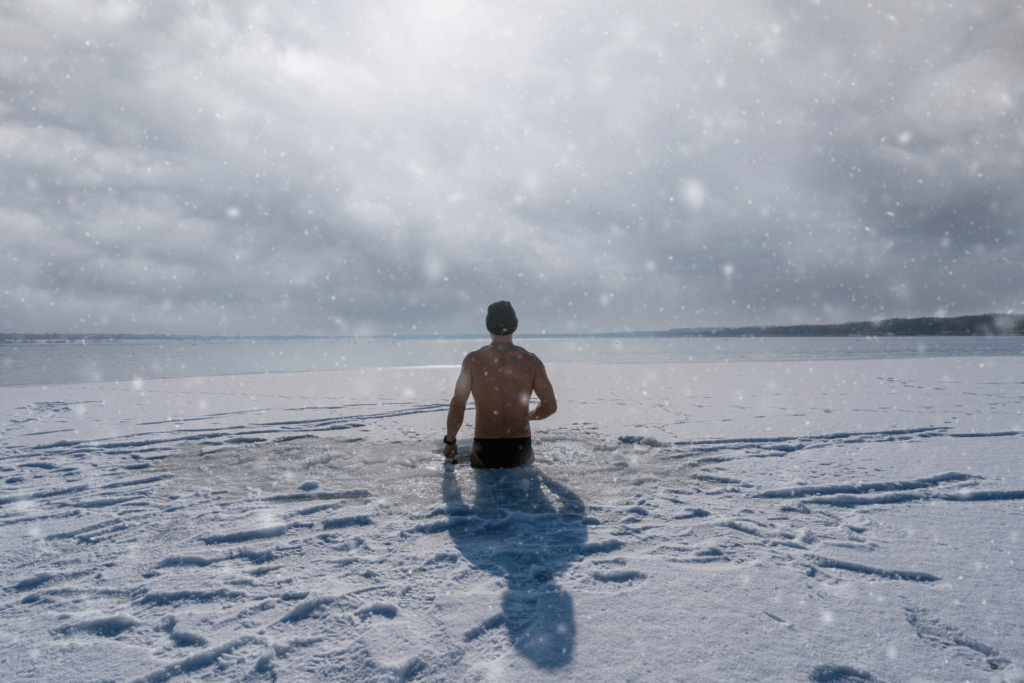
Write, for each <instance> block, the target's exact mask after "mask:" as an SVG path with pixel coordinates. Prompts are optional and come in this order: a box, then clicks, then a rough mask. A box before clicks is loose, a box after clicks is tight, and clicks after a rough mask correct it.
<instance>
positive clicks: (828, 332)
mask: <svg viewBox="0 0 1024 683" xmlns="http://www.w3.org/2000/svg"><path fill="white" fill-rule="evenodd" d="M1004 334H1020V335H1024V315H1009V314H1000V313H987V314H985V315H962V316H960V317H958V318H890V319H888V320H879V321H872V322H859V323H838V324H835V325H775V326H757V327H722V328H712V327H691V328H685V329H674V330H665V331H656V332H601V333H590V334H587V333H578V334H521V335H519V336H520V338H534V339H538V338H545V337H554V338H572V339H586V338H636V337H848V336H868V337H878V336H883V335H885V336H889V335H891V336H899V337H913V336H925V337H938V336H980V335H1004ZM352 338H353V337H317V336H311V335H289V336H273V335H264V336H237V337H226V336H210V337H207V336H201V335H192V334H189V335H185V334H59V333H55V332H48V333H46V334H18V333H8V332H0V343H17V342H21V343H55V344H69V343H74V342H105V341H106V342H109V341H133V340H144V341H168V342H198V341H230V340H241V339H249V340H265V341H288V340H294V341H302V340H310V339H352ZM372 338H374V339H397V340H402V339H477V338H480V339H483V338H485V335H480V334H461V335H382V336H379V337H372Z"/></svg>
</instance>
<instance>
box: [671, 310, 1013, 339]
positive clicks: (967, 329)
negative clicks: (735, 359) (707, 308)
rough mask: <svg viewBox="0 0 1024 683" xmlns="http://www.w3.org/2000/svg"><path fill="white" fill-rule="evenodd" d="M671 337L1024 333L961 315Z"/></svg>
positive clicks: (1008, 323)
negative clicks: (956, 316)
mask: <svg viewBox="0 0 1024 683" xmlns="http://www.w3.org/2000/svg"><path fill="white" fill-rule="evenodd" d="M664 334H665V335H666V336H671V337H846V336H875V337H877V336H883V335H886V336H888V335H892V336H899V337H914V336H927V337H939V336H976V335H996V334H1024V315H1004V314H998V313H988V314H985V315H962V316H960V317H958V318H890V319H888V320H878V321H870V322H859V323H839V324H835V325H778V326H770V327H769V326H763V327H729V328H722V329H716V330H708V329H692V330H686V329H682V330H669V331H668V332H666V333H664Z"/></svg>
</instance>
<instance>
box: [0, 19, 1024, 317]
mask: <svg viewBox="0 0 1024 683" xmlns="http://www.w3.org/2000/svg"><path fill="white" fill-rule="evenodd" d="M1021 74H1024V5H1022V3H1020V2H1002V1H986V0H973V1H972V2H951V3H941V4H940V3H922V2H919V1H917V0H914V1H910V0H907V1H903V0H874V1H873V2H871V3H868V2H862V1H859V0H858V1H856V2H854V1H853V0H850V1H848V2H835V1H832V2H827V1H821V2H818V1H814V0H774V1H770V0H735V1H733V2H728V3H720V2H713V1H711V0H703V1H701V0H694V1H689V2H679V1H673V2H636V0H623V1H621V2H605V1H602V0H574V1H552V0H535V1H527V2H521V1H516V0H501V1H498V0H472V1H470V0H467V1H465V2H462V1H459V0H424V1H422V2H400V1H387V0H371V1H367V2H348V1H345V2H343V1H339V2H320V3H313V2H303V1H302V0H289V1H288V2H283V1H278V2H268V3H260V2H237V3H227V2H174V1H173V0H166V1H165V0H161V1H158V2H153V3H147V2H130V1H117V0H109V1H107V2H91V1H90V2H82V3H73V2H70V1H69V0H59V1H53V2H46V1H44V0H26V1H24V2H18V1H17V0H10V1H7V2H3V3H0V291H2V303H0V331H7V332H133V333H150V332H164V333H173V334H226V335H234V334H339V335H347V334H391V333H398V334H404V333H427V334H430V333H442V334H443V333H464V332H478V331H479V332H482V331H483V316H484V311H485V309H486V307H487V304H489V303H491V302H492V301H494V300H497V299H509V300H511V301H512V302H513V305H515V307H516V309H517V311H518V313H519V318H520V331H521V332H541V331H542V330H543V331H547V332H610V331H621V330H663V329H669V328H675V327H701V326H722V325H727V326H738V325H745V324H792V323H795V322H842V321H851V320H867V319H872V318H888V317H911V316H922V315H960V314H968V313H984V312H996V311H999V312H1005V311H1011V310H1012V311H1016V312H1020V311H1021V310H1024V277H1022V276H1021V264H1022V263H1024V227H1022V222H1024V191H1022V189H1024V117H1022V111H1024V109H1022V102H1024V78H1022V76H1021Z"/></svg>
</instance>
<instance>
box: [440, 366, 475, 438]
mask: <svg viewBox="0 0 1024 683" xmlns="http://www.w3.org/2000/svg"><path fill="white" fill-rule="evenodd" d="M472 389H473V372H472V370H471V369H470V366H469V357H468V356H467V357H466V359H465V360H464V361H462V371H461V372H460V373H459V379H458V380H456V381H455V395H454V396H452V401H451V403H450V404H449V405H448V431H447V433H446V434H445V439H446V440H447V441H455V437H456V436H457V435H458V433H459V429H461V428H462V421H463V420H464V419H465V417H466V403H468V402H469V395H470V392H471V391H472ZM458 452H459V448H458V446H456V445H454V444H451V445H448V444H445V447H444V454H445V456H446V457H448V458H454V457H455V456H456V455H458Z"/></svg>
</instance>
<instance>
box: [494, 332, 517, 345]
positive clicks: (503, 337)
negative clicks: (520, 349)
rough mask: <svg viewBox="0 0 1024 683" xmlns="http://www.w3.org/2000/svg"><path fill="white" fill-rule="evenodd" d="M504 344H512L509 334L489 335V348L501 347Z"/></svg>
mask: <svg viewBox="0 0 1024 683" xmlns="http://www.w3.org/2000/svg"><path fill="white" fill-rule="evenodd" d="M505 344H509V345H511V344H512V335H511V334H493V333H492V334H491V346H501V345H505Z"/></svg>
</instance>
